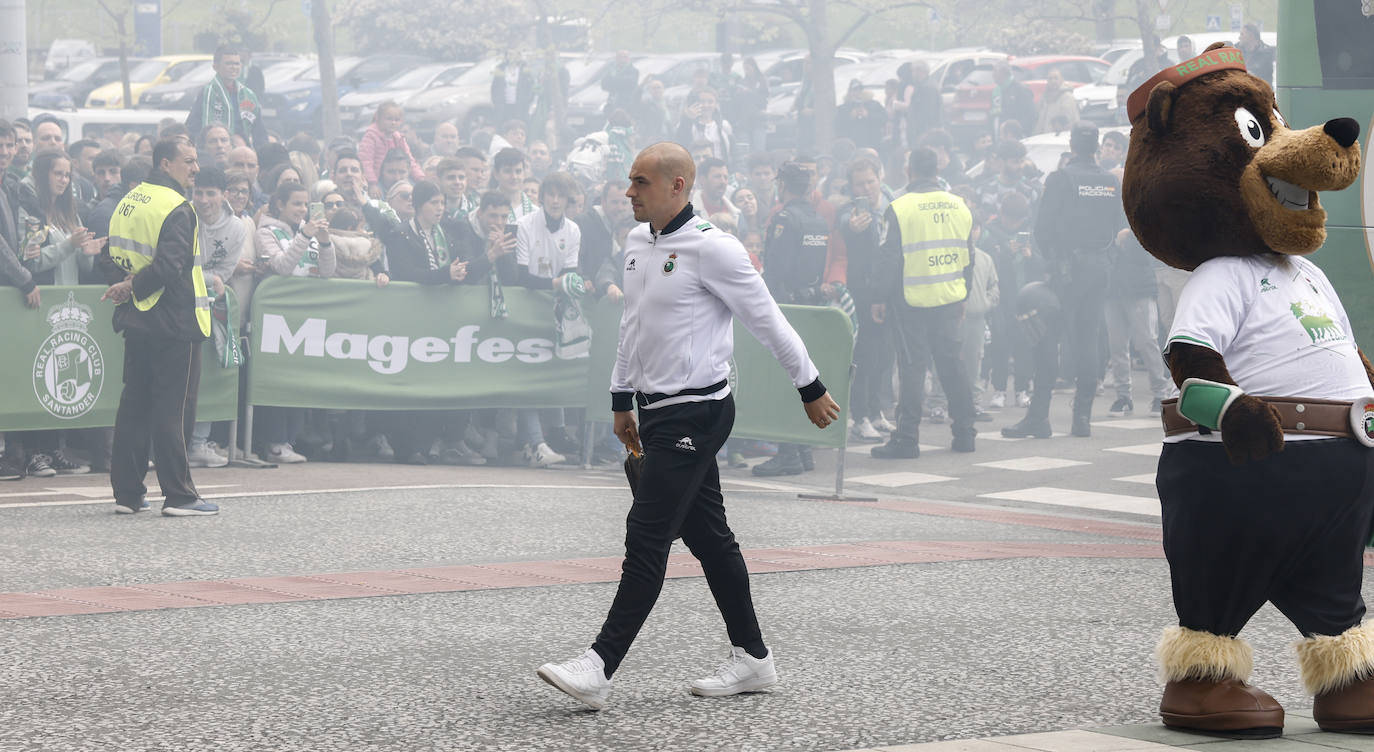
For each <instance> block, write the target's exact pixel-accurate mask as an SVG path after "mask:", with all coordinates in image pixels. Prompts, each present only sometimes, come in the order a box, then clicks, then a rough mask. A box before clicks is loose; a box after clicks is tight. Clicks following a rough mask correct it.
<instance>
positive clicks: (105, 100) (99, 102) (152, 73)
mask: <svg viewBox="0 0 1374 752" xmlns="http://www.w3.org/2000/svg"><path fill="white" fill-rule="evenodd" d="M209 59H210V56H209V55H160V56H158V57H155V58H151V59H149V60H145V61H144V62H142V63H140V64H139V65H138V67H137V68H134V69H132V70H130V71H129V93H130V95H131V97H132V98H131V99H130V100H129V102H128V104H127V106H128V107H133V106H134V105H135V104H137V103H138V98H139V97H140V96H141V95H142V94H143V92H144V91H147V90H148V89H151V88H152V87H154V86H157V85H159V84H165V83H170V82H172V81H179V80H181V78H182V76H185V75H186V74H188V73H190V72H191V71H193V70H195V69H196V68H197V67H199V66H200V64H201V63H204V62H205V61H207V60H209ZM86 106H87V107H124V106H126V104H125V102H124V86H123V82H121V81H115V82H112V83H108V84H105V85H104V86H102V87H100V88H98V89H96V90H95V91H92V92H91V94H90V96H88V97H86Z"/></svg>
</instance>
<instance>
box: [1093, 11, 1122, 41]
mask: <svg viewBox="0 0 1374 752" xmlns="http://www.w3.org/2000/svg"><path fill="white" fill-rule="evenodd" d="M1093 15H1094V16H1096V18H1097V21H1096V22H1095V26H1096V30H1097V41H1098V42H1101V43H1103V44H1105V43H1107V42H1110V41H1112V40H1113V39H1114V38H1116V22H1115V21H1113V20H1112V16H1115V15H1116V0H1093Z"/></svg>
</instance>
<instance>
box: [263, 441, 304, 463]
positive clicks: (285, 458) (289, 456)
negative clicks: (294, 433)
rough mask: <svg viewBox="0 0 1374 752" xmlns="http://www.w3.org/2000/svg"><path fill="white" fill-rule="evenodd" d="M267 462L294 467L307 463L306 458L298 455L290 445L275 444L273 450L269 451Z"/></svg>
mask: <svg viewBox="0 0 1374 752" xmlns="http://www.w3.org/2000/svg"><path fill="white" fill-rule="evenodd" d="M267 461H268V462H275V463H277V464H279V465H292V464H296V463H298V462H305V456H304V455H301V454H298V453H297V452H296V450H295V449H292V448H291V445H290V444H273V445H272V448H271V449H269V450H267Z"/></svg>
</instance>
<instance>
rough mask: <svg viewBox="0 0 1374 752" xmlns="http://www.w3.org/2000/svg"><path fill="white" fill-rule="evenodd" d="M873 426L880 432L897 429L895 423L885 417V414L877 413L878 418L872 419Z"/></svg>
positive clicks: (889, 431)
mask: <svg viewBox="0 0 1374 752" xmlns="http://www.w3.org/2000/svg"><path fill="white" fill-rule="evenodd" d="M873 427H874V428H876V429H877V430H879V431H881V432H882V433H892V432H893V431H896V430H897V425H896V424H895V423H893V422H892V421H890V420H888V419H887V416H886V415H883V414H882V413H879V414H878V419H877V420H875V421H873Z"/></svg>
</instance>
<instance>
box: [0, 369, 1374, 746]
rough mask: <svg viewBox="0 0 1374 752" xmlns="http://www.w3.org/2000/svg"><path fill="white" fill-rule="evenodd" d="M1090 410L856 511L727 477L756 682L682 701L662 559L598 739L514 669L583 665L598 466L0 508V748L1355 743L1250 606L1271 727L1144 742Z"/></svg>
mask: <svg viewBox="0 0 1374 752" xmlns="http://www.w3.org/2000/svg"><path fill="white" fill-rule="evenodd" d="M1056 403H1067V396H1057V397H1056ZM1109 403H1110V399H1107V398H1103V400H1101V401H1100V402H1099V405H1098V407H1099V410H1100V411H1103V414H1104V417H1102V418H1101V419H1100V420H1098V421H1096V422H1095V423H1094V426H1093V434H1094V435H1093V436H1092V437H1091V438H1088V439H1074V438H1068V437H1060V436H1056V437H1055V438H1052V439H1048V440H1026V441H1003V440H998V439H1000V437H998V436H995V434H996V431H997V429H998V428H999V427H1000V426H1002V425H1006V424H1008V423H1010V422H1013V421H1015V420H1017V419H1019V417H1020V411H1019V410H1003V411H1001V412H1000V413H999V414H997V415H996V416H995V420H994V421H993V422H991V423H985V424H980V430H983V433H981V434H980V437H979V442H978V451H977V452H975V453H973V454H955V453H952V452H950V451H949V450H948V428H947V427H942V426H927V427H925V430H924V431H923V434H922V442H923V444H924V445H925V446H924V448H923V451H922V456H921V458H920V459H917V460H911V461H896V462H883V461H878V460H873V459H871V458H869V457H868V456H867V449H868V447H867V446H852V447H851V448H850V450H849V451H848V452H846V454H845V459H846V471H847V480H846V489H845V490H846V491H847V492H848V493H849V494H851V495H868V496H874V497H877V499H878V500H877V501H874V502H861V501H852V500H848V501H835V500H818V499H802V498H798V496H797V494H798V493H799V492H805V493H813V494H814V493H824V492H826V491H833V488H834V468H835V460H836V456H837V453H836V452H834V451H821V452H817V462H818V465H819V467H818V469H817V470H816V471H814V472H811V473H808V474H805V475H802V476H793V477H787V478H781V479H773V478H769V479H762V478H755V477H753V476H752V475H750V474H749V473H748V472H747V471H743V470H729V469H727V470H723V473H722V474H723V476H724V478H725V487H726V497H727V501H726V504H727V509H728V511H729V513H730V518H731V524H732V525H733V527H734V528H735V530H736V532H737V535H738V537H739V538H740V541H741V544H742V546H743V547H744V548H745V549H746V558H747V560H748V564H749V567H750V570H751V571H752V572H753V573H754V576H753V578H752V585H753V590H754V594H755V598H756V601H757V605H758V610H759V614H760V620H761V622H762V625H763V628H764V633H765V638H766V639H767V640H768V643H769V645H770V647H771V648H772V649H773V650H774V651H775V654H776V657H777V661H778V668H779V674H780V678H781V683H780V684H779V686H778V687H777V688H776V689H775V690H773V691H771V692H767V693H761V694H754V695H746V696H739V697H732V698H724V699H704V698H697V697H693V696H691V695H690V694H688V693H687V691H686V682H687V681H688V680H689V679H691V678H694V677H696V676H700V675H704V674H706V673H709V672H710V671H711V670H712V669H713V668H714V667H715V665H716V664H717V663H718V662H719V661H720V660H721V659H722V658H724V657H725V654H726V653H727V651H728V645H727V642H726V640H725V635H724V629H723V627H722V624H721V622H720V618H719V616H718V614H717V613H716V611H715V607H714V604H713V602H712V600H711V596H710V593H709V591H708V589H707V588H706V584H705V582H704V580H703V579H702V578H701V577H700V576H699V574H700V572H699V569H697V568H696V567H695V564H694V563H693V561H692V560H691V557H690V556H689V555H688V554H686V552H685V550H679V551H678V552H677V553H675V555H674V558H673V564H672V566H671V567H670V569H671V572H670V575H671V578H670V580H669V581H668V583H667V584H666V585H665V587H664V590H663V595H662V597H661V599H660V602H659V604H658V607H657V609H656V610H655V611H654V613H653V615H652V616H651V617H650V619H649V622H648V624H647V625H646V626H645V629H644V631H643V633H642V634H641V637H640V639H639V641H638V642H637V643H636V644H635V647H634V649H633V650H632V651H631V653H630V655H629V656H628V658H627V659H626V661H625V663H624V666H623V667H622V670H621V671H620V672H619V673H617V675H616V679H615V689H614V691H613V692H612V694H611V697H610V702H609V704H608V706H607V708H606V709H605V710H604V711H601V712H599V713H598V712H589V711H586V710H584V709H582V708H580V706H579V705H578V704H577V703H575V702H574V701H572V700H571V699H570V698H568V697H566V696H564V695H562V694H560V693H558V692H556V691H554V690H552V689H551V688H550V687H548V686H547V685H545V684H544V683H543V682H541V681H539V680H538V679H537V678H536V677H535V676H534V669H535V667H537V666H538V665H539V664H540V663H543V662H544V661H548V660H562V659H565V658H569V657H572V656H573V655H576V654H577V653H579V652H581V651H582V650H584V649H585V648H586V646H587V645H588V644H589V643H590V641H591V639H592V637H593V636H594V635H595V633H596V630H597V628H598V627H599V625H600V621H601V619H602V618H603V617H604V615H605V609H606V607H607V606H608V605H609V603H610V600H611V597H612V596H613V594H614V591H615V579H616V576H617V568H618V565H619V555H620V554H621V553H622V551H621V544H622V541H623V537H624V515H625V511H626V508H627V505H628V503H629V496H628V491H627V490H626V488H625V484H624V479H623V477H621V476H620V475H619V474H618V473H617V472H616V471H615V470H614V469H607V468H594V469H583V468H580V467H560V468H555V469H549V470H532V469H523V468H484V467H478V468H453V467H399V466H391V465H334V464H317V463H309V464H306V465H302V466H293V467H283V468H279V469H274V470H256V469H246V468H225V469H221V470H198V471H196V472H195V477H196V480H197V482H198V484H200V486H201V489H202V491H203V492H204V493H205V494H206V495H207V496H213V497H216V498H217V500H218V501H219V502H220V503H221V505H222V506H223V508H224V512H223V513H222V514H221V515H220V516H218V517H214V518H202V519H170V518H162V517H158V516H155V514H142V515H137V516H132V517H130V516H117V515H115V514H113V505H112V503H111V501H110V498H109V491H108V486H107V485H106V483H107V480H108V479H107V478H105V477H104V476H96V475H87V476H72V477H58V478H51V479H28V480H24V481H21V482H18V483H12V484H5V485H3V486H0V529H3V530H4V534H3V535H0V630H2V631H3V635H4V639H3V640H0V750H64V751H65V750H211V749H213V750H311V751H317V750H318V751H325V750H560V751H563V750H816V751H818V752H835V751H838V750H856V749H863V750H868V749H884V748H892V749H901V750H908V749H909V750H920V751H921V752H951V751H952V750H967V751H968V752H985V751H986V752H992V751H996V752H1010V751H1012V750H1018V749H1019V750H1024V749H1035V750H1051V751H1055V752H1074V751H1076V750H1085V751H1091V750H1102V751H1104V752H1106V751H1111V750H1148V749H1159V748H1163V747H1168V746H1181V747H1185V748H1189V749H1206V750H1218V752H1220V746H1221V745H1223V744H1229V745H1231V746H1232V748H1233V750H1239V749H1249V748H1251V747H1254V748H1255V749H1261V748H1262V749H1264V750H1270V751H1272V752H1282V751H1283V750H1288V749H1301V750H1310V749H1313V748H1314V747H1318V746H1320V747H1326V748H1334V749H1366V748H1369V749H1374V746H1370V743H1369V741H1367V740H1366V739H1364V738H1361V737H1352V736H1336V735H1329V734H1321V733H1318V732H1316V731H1315V728H1314V726H1313V724H1312V723H1311V720H1310V718H1307V717H1305V716H1304V715H1303V714H1304V713H1305V708H1308V707H1310V704H1311V703H1310V699H1309V698H1307V697H1305V696H1304V695H1303V694H1302V692H1301V689H1300V687H1299V684H1298V680H1297V671H1296V666H1295V660H1294V656H1293V652H1292V646H1291V644H1292V643H1293V642H1294V641H1295V639H1296V638H1297V633H1296V631H1295V630H1294V629H1293V628H1292V626H1291V625H1289V624H1288V623H1287V622H1286V621H1285V620H1284V619H1283V618H1282V617H1281V616H1280V615H1279V614H1278V613H1277V612H1276V611H1274V610H1273V609H1272V608H1268V607H1266V608H1265V609H1264V610H1262V611H1261V612H1260V614H1258V615H1257V616H1256V618H1255V619H1254V621H1253V622H1252V623H1251V624H1250V626H1249V627H1247V629H1246V632H1245V635H1246V637H1247V638H1248V639H1249V640H1250V641H1251V642H1252V643H1253V644H1254V645H1255V653H1256V669H1255V675H1254V681H1255V682H1256V683H1257V684H1258V685H1260V686H1262V687H1264V688H1265V689H1267V690H1268V691H1269V692H1271V693H1272V694H1273V695H1274V696H1275V697H1276V698H1277V699H1279V701H1280V702H1282V703H1283V704H1284V705H1285V707H1287V708H1288V709H1289V723H1288V727H1287V735H1286V736H1285V737H1284V738H1283V739H1281V740H1273V741H1266V742H1261V743H1251V744H1243V743H1237V742H1224V741H1216V740H1212V739H1208V738H1206V737H1195V736H1189V735H1184V734H1178V733H1175V732H1170V731H1168V730H1166V729H1164V728H1163V727H1161V726H1159V725H1158V723H1157V716H1156V714H1155V708H1156V706H1157V704H1158V700H1159V686H1158V685H1157V684H1156V683H1155V679H1154V676H1153V666H1152V664H1151V660H1150V653H1151V650H1152V649H1153V646H1154V643H1155V640H1156V638H1157V636H1158V634H1159V631H1160V629H1161V628H1162V627H1164V626H1167V625H1169V624H1171V623H1172V617H1173V609H1172V606H1171V603H1170V599H1169V580H1168V569H1167V566H1166V565H1165V562H1164V561H1163V559H1162V551H1161V550H1160V546H1159V539H1160V536H1159V523H1158V502H1157V500H1156V499H1155V497H1154V494H1153V486H1152V485H1151V484H1152V482H1153V471H1154V463H1155V459H1156V456H1157V454H1158V449H1159V428H1158V425H1157V419H1151V418H1149V417H1148V416H1144V415H1137V416H1133V417H1129V418H1120V419H1110V418H1106V417H1105V409H1106V406H1107V404H1109ZM1136 404H1137V405H1148V404H1149V400H1148V395H1143V394H1137V395H1136ZM1054 417H1055V419H1056V421H1058V422H1057V423H1056V424H1055V425H1056V426H1067V425H1068V417H1067V414H1066V407H1065V406H1064V404H1057V405H1056V412H1055V413H1054ZM754 461H755V462H757V460H754ZM1360 745H1366V746H1360Z"/></svg>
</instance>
